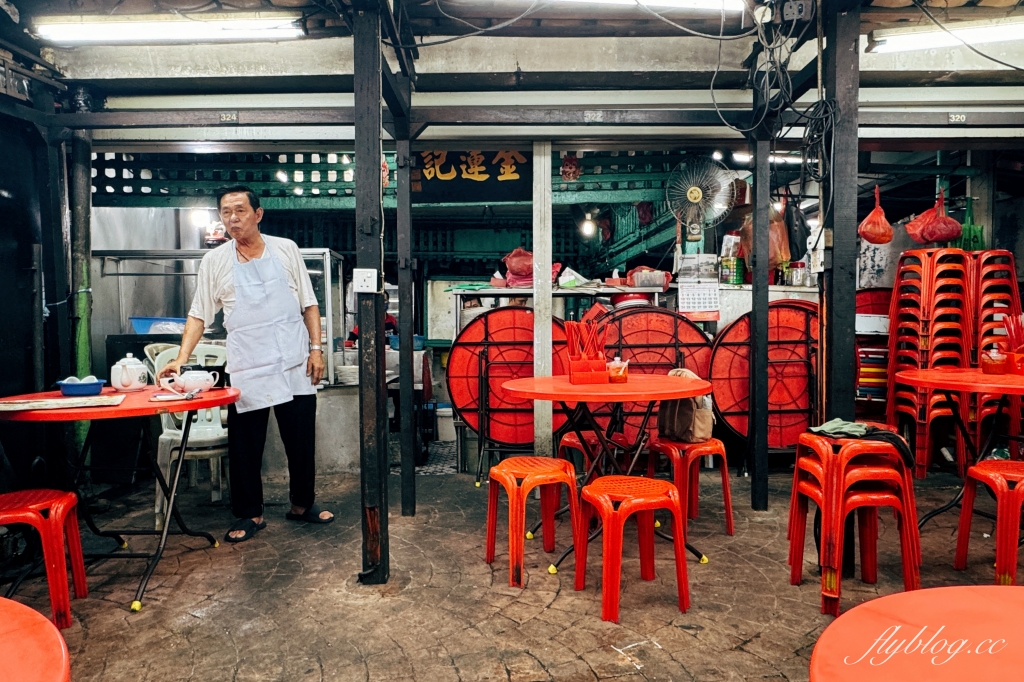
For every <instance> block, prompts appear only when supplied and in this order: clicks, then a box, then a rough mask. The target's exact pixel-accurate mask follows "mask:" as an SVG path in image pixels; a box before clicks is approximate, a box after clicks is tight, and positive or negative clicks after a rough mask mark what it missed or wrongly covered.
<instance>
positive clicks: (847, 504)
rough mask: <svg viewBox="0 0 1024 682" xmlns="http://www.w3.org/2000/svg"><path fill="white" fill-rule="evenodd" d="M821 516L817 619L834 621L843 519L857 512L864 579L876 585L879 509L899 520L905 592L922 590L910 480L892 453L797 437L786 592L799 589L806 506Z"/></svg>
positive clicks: (884, 446)
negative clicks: (826, 617) (825, 616)
mask: <svg viewBox="0 0 1024 682" xmlns="http://www.w3.org/2000/svg"><path fill="white" fill-rule="evenodd" d="M808 500H810V501H813V502H814V503H815V505H817V506H818V508H819V509H820V510H821V516H822V529H821V555H820V561H821V611H822V613H828V614H831V615H833V616H838V615H839V599H840V596H841V587H842V586H841V577H842V560H843V557H842V555H843V542H844V540H845V538H844V537H843V534H844V532H845V519H846V517H847V516H849V514H850V513H852V512H854V511H856V512H857V525H858V530H859V535H860V551H861V579H862V580H863V581H864V582H866V583H868V584H873V583H875V582H876V581H877V579H878V508H879V507H891V508H892V509H893V511H894V512H895V515H896V521H897V526H898V528H899V534H900V547H901V553H902V559H903V584H904V589H906V590H915V589H918V588H919V587H920V582H921V578H920V566H921V540H920V536H919V534H918V530H917V505H916V502H915V499H914V484H913V472H912V471H910V469H909V468H908V467H907V466H906V465H905V464H904V462H903V459H902V457H901V456H900V454H899V452H898V451H897V450H896V448H895V447H893V446H892V445H890V444H888V443H884V442H878V441H869V440H859V439H855V438H842V439H832V438H826V437H824V436H819V435H816V434H812V433H805V434H803V435H801V436H800V439H799V443H798V444H797V456H796V466H795V468H794V471H793V488H792V492H791V497H790V507H789V526H788V534H787V535H788V537H789V565H790V580H789V581H790V584H792V585H799V584H801V582H802V581H803V559H804V539H805V535H806V528H807V506H808V505H807V502H808Z"/></svg>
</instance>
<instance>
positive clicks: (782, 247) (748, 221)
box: [740, 206, 790, 271]
mask: <svg viewBox="0 0 1024 682" xmlns="http://www.w3.org/2000/svg"><path fill="white" fill-rule="evenodd" d="M740 247H741V248H742V249H743V259H744V261H746V265H747V270H748V271H750V270H752V269H753V266H752V265H751V264H750V255H749V254H751V253H753V250H754V216H753V214H752V213H751V214H747V217H746V218H744V219H743V225H742V226H741V227H740ZM789 260H790V253H789V231H788V230H787V229H786V222H785V221H784V220H783V219H782V215H781V214H780V213H779V212H778V211H776V210H775V207H774V206H772V207H770V208H769V209H768V269H769V270H774V269H775V268H777V267H778V266H779V263H788V262H789Z"/></svg>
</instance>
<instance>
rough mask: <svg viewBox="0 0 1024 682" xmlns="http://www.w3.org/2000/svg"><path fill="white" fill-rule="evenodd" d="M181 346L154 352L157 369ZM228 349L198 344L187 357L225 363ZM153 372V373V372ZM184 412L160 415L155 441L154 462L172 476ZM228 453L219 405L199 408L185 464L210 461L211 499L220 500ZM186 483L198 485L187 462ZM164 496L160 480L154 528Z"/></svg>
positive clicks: (159, 522) (199, 361)
mask: <svg viewBox="0 0 1024 682" xmlns="http://www.w3.org/2000/svg"><path fill="white" fill-rule="evenodd" d="M179 348H180V346H171V347H170V348H167V349H165V350H163V351H161V352H160V353H159V354H157V356H156V358H155V360H154V362H153V365H154V368H155V369H156V372H157V373H159V372H160V370H161V369H163V368H164V366H166V365H167V363H169V362H170V361H171V360H173V359H174V358H176V357H177V356H178V350H179ZM226 359H227V349H226V348H224V347H223V346H214V345H209V344H198V345H197V346H196V349H195V350H194V351H193V352H192V355H191V356H190V357H189V364H201V365H204V366H212V365H224V364H225V361H226ZM154 376H155V374H154ZM183 414H184V413H179V414H170V413H164V414H161V415H160V424H161V426H163V433H162V434H161V435H160V438H159V440H158V441H157V466H159V467H160V469H161V471H163V472H164V477H165V478H166V479H168V480H170V478H171V465H172V462H173V461H174V460H176V459H177V458H178V457H177V454H176V453H177V452H178V450H179V449H180V444H181V420H182V416H181V415H183ZM227 454H228V432H227V429H226V428H225V427H224V425H223V421H222V419H221V410H220V408H209V409H205V410H199V412H198V413H197V414H196V416H195V418H193V420H192V428H191V429H190V430H189V435H188V447H187V448H186V449H185V460H186V464H187V463H188V460H193V461H194V460H200V459H207V460H209V461H210V487H211V490H210V500H211V501H213V502H219V501H220V499H221V497H222V495H221V493H222V490H223V476H222V475H221V467H222V464H224V462H222V458H224V457H226V456H227ZM188 479H189V486H190V487H192V486H196V485H198V476H197V468H196V466H195V465H194V464H193V465H192V466H189V476H188ZM164 504H165V498H164V495H163V491H162V490H160V484H159V483H157V484H156V507H155V511H156V529H157V530H161V529H162V528H163V524H164Z"/></svg>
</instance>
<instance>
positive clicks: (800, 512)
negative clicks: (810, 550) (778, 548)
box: [789, 493, 807, 585]
mask: <svg viewBox="0 0 1024 682" xmlns="http://www.w3.org/2000/svg"><path fill="white" fill-rule="evenodd" d="M793 516H794V521H793V528H792V531H791V532H790V534H789V584H790V585H799V584H801V583H802V582H803V573H804V537H805V535H806V533H807V496H806V495H801V494H799V493H797V500H796V511H795V513H794V514H793Z"/></svg>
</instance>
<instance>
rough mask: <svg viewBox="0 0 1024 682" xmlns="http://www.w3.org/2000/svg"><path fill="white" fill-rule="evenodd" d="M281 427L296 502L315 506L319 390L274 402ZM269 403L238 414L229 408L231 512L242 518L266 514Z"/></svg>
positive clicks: (290, 487) (290, 486) (291, 490)
mask: <svg viewBox="0 0 1024 682" xmlns="http://www.w3.org/2000/svg"><path fill="white" fill-rule="evenodd" d="M274 415H275V416H276V417H277V428H278V430H279V431H280V432H281V440H282V442H284V451H285V454H286V455H287V456H288V479H289V480H288V487H289V492H290V498H291V502H292V504H293V505H295V506H296V507H303V508H304V509H309V508H310V507H312V506H313V499H314V492H313V485H314V482H315V479H316V395H315V394H314V395H297V396H294V397H292V399H291V400H290V401H288V402H286V403H281V404H280V405H275V406H274ZM269 421H270V408H269V407H266V408H264V409H262V410H253V411H251V412H243V413H242V414H238V412H237V411H236V410H235V406H234V405H230V406H229V407H228V461H229V462H230V463H231V472H230V473H231V511H232V512H233V513H234V515H235V516H237V517H238V518H240V519H251V518H255V517H258V516H262V515H263V477H262V475H261V474H262V469H263V447H264V446H265V445H266V442H267V424H268V423H269Z"/></svg>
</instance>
